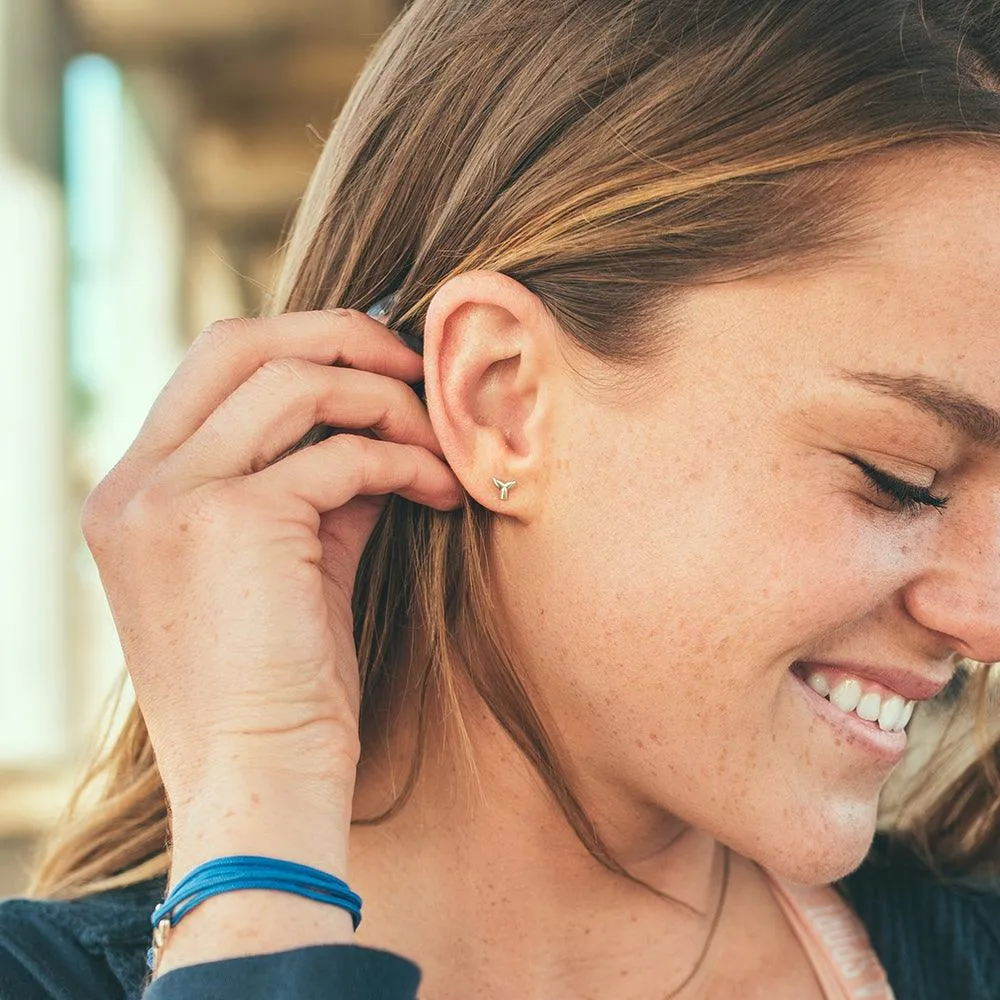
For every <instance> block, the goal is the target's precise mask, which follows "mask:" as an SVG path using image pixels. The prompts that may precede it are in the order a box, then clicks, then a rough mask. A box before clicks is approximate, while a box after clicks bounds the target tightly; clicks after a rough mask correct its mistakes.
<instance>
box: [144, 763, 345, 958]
mask: <svg viewBox="0 0 1000 1000" xmlns="http://www.w3.org/2000/svg"><path fill="white" fill-rule="evenodd" d="M316 791H317V794H314V795H311V796H306V795H305V794H304V793H303V790H302V789H301V788H299V787H290V786H289V785H288V784H287V783H282V782H281V781H276V780H273V779H271V778H267V779H264V778H256V777H255V778H253V779H250V780H247V779H243V778H241V779H238V780H236V779H232V778H228V779H224V780H222V781H220V782H219V783H218V784H217V786H216V787H215V788H213V790H212V792H211V794H209V793H199V794H198V795H197V796H193V797H191V798H189V799H188V800H186V801H185V802H183V803H182V804H181V803H178V804H177V806H176V807H175V809H174V811H173V815H172V831H173V845H172V862H171V873H170V886H171V887H172V886H173V885H175V884H176V883H177V882H178V881H179V880H180V879H181V878H183V877H184V876H185V875H186V874H188V872H190V871H191V870H192V869H193V868H195V867H196V866H197V865H199V864H201V863H203V862H205V861H209V860H212V859H214V858H220V857H225V856H228V855H232V854H256V855H263V856H265V857H272V858H280V859H283V860H287V861H295V862H298V863H300V864H305V865H310V866H312V867H314V868H318V869H320V870H321V871H324V872H328V873H329V874H332V875H336V876H337V877H339V878H341V879H343V880H344V881H347V855H348V847H347V845H348V836H349V831H350V801H349V796H348V795H347V794H346V791H340V792H338V791H337V790H336V789H335V788H334V789H331V790H330V794H318V792H319V790H316ZM151 931H152V928H151ZM353 933H354V931H353V924H352V921H351V916H350V914H349V913H348V912H347V911H346V910H343V909H341V908H340V907H337V906H333V905H331V904H328V903H322V902H318V901H315V900H311V899H306V898H304V897H302V896H298V895H294V894H291V893H287V892H279V891H274V890H264V889H249V890H239V891H236V892H226V893H222V894H220V895H218V896H213V897H212V898H210V899H207V900H205V901H204V902H203V903H200V904H199V905H198V906H196V907H194V909H192V910H191V911H190V912H189V913H187V914H186V915H185V916H184V918H183V919H182V920H181V921H180V922H179V923H178V924H177V926H176V927H173V928H172V929H171V930H170V931H169V932H168V944H167V946H166V947H165V949H164V951H163V955H162V957H161V959H160V962H159V965H158V967H157V971H156V974H157V976H161V975H163V974H165V973H166V972H169V971H170V970H171V969H176V968H180V967H182V966H186V965H193V964H196V963H200V962H210V961H216V960H219V959H224V958H235V957H240V956H245V955H258V954H263V953H266V952H276V951H283V950H287V949H291V948H301V947H306V946H308V945H317V944H338V943H340V944H343V943H349V942H350V941H351V940H352V939H353Z"/></svg>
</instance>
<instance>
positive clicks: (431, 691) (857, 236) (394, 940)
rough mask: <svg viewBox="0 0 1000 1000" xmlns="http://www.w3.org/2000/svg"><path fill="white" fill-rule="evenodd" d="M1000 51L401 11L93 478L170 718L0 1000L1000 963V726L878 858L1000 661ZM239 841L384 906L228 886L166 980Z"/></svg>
mask: <svg viewBox="0 0 1000 1000" xmlns="http://www.w3.org/2000/svg"><path fill="white" fill-rule="evenodd" d="M998 77H1000V16H998V12H997V8H996V6H995V4H992V3H990V2H988V0H984V2H980V3H971V4H970V3H966V2H964V0H963V2H962V3H952V2H943V0H941V2H930V0H925V2H916V0H884V2H880V3H872V2H871V0H856V2H848V0H841V2H837V3H830V2H829V0H794V2H792V0H756V2H746V3H732V2H731V0H714V2H709V0H702V2H700V3H696V4H692V3H689V2H683V0H671V2H664V0H655V2H654V0H614V2H612V0H572V2H570V0H551V2H547V3H545V4H538V3H532V2H528V0H475V2H473V0H418V2H416V3H415V4H414V5H413V6H411V7H410V8H409V10H408V11H406V12H405V13H404V14H403V15H402V16H401V17H400V19H399V20H398V22H397V23H396V24H395V25H394V27H393V28H392V30H391V31H390V32H389V33H388V35H387V36H386V38H385V39H384V40H383V41H382V43H381V44H380V46H379V47H378V49H377V51H376V52H375V54H374V55H373V57H372V59H371V61H370V63H369V65H368V67H367V69H366V71H365V73H364V75H363V76H362V78H361V80H360V81H359V83H358V85H357V87H356V88H355V90H354V93H353V94H352V96H351V98H350V100H349V102H348V104H347V107H346V108H345V110H344V112H343V114H342V115H341V117H340V119H339V121H338V124H337V126H336V128H335V129H334V132H333V134H332V136H331V138H330V140H329V142H328V144H327V147H326V150H325V153H324V155H323V158H322V161H321V163H320V165H319V167H318V169H317V171H316V174H315V177H314V178H313V180H312V182H311V185H310V188H309V192H308V194H307V197H306V199H305V202H304V204H303V206H302V208H301V211H300V217H299V220H298V223H297V227H296V230H295V233H294V235H293V237H292V240H291V244H290V248H289V253H288V262H287V266H286V271H285V276H284V279H283V281H282V282H281V284H280V288H279V291H278V293H277V302H276V304H275V308H274V310H273V311H274V313H275V315H274V316H273V317H272V318H270V319H263V320H255V321H249V322H226V323H221V324H217V325H215V326H214V327H212V328H210V329H209V330H208V331H206V332H205V333H204V334H203V335H202V336H200V337H199V338H198V340H197V341H196V343H195V344H194V346H193V347H192V349H191V351H190V352H189V354H188V356H187V357H186V359H185V360H184V362H183V364H182V365H181V366H180V368H179V369H178V371H177V372H176V373H175V375H174V377H173V378H172V379H171V381H170V383H169V384H168V385H167V387H166V388H165V389H164V391H163V393H162V394H161V396H160V397H159V399H158V400H157V401H156V404H155V405H154V407H153V409H152V411H151V413H150V416H149V418H148V420H147V421H146V423H145V425H144V426H143V428H142V430H141V432H140V434H139V436H138V438H137V440H136V441H135V443H134V444H133V446H132V448H131V449H130V450H129V452H128V453H127V454H126V456H125V457H124V458H123V459H122V461H121V462H120V463H119V464H118V466H116V467H115V469H114V470H113V471H112V472H111V473H110V474H109V475H108V477H107V478H106V479H105V480H104V481H103V482H102V483H101V484H100V485H99V486H98V487H97V489H96V490H95V491H94V493H93V494H92V495H91V497H90V498H89V499H88V502H87V504H86V507H85V510H84V516H83V526H84V530H85V533H86V536H87V539H88V542H89V544H90V546H91V549H92V551H93V552H94V555H95V558H96V560H97V563H98V565H99V567H100V569H101V573H102V579H103V582H104V585H105V588H106V590H107V593H108V596H109V600H110V603H111V607H112V610H113V612H114V615H115V619H116V623H117V627H118V630H119V633H120V635H121V639H122V644H123V648H124V651H125V655H126V660H127V664H128V668H129V672H130V674H131V677H132V680H133V683H134V686H135V691H136V697H137V702H138V708H137V709H135V710H133V712H132V714H131V716H130V717H129V720H128V723H127V725H126V727H125V730H124V732H123V733H122V734H121V736H120V738H119V739H118V741H117V743H116V745H115V747H114V748H113V750H112V751H111V753H110V755H109V756H108V757H107V758H106V759H105V760H104V761H103V762H101V763H99V764H98V765H97V767H96V768H95V770H94V772H93V774H92V776H91V777H92V778H94V779H95V780H96V781H98V783H101V791H100V794H99V796H98V798H97V801H96V802H91V801H89V800H87V799H84V798H81V800H80V803H78V806H79V807H78V808H77V809H75V811H74V812H73V815H72V817H71V818H68V819H67V820H66V822H65V823H64V824H63V825H62V827H61V829H60V831H59V832H58V834H57V836H56V837H55V839H54V841H53V843H52V844H51V845H50V848H49V851H48V853H47V855H46V857H45V858H44V859H43V863H42V864H41V866H40V868H39V871H38V873H37V875H36V880H35V883H34V886H33V890H32V895H34V896H36V897H40V898H38V899H35V900H32V901H14V902H10V903H7V904H5V906H4V907H3V909H2V910H0V914H2V917H0V940H2V941H3V942H4V958H3V960H2V961H0V996H2V997H4V1000H7V998H8V997H9V998H13V997H17V998H18V1000H26V998H32V1000H33V998H41V997H57V996H58V997H73V998H84V997H90V996H94V997H97V996H101V997H111V996H127V997H136V996H139V995H140V993H142V994H143V995H144V996H145V997H146V998H148V1000H191V998H194V997H205V996H213V997H224V998H228V997H237V996H238V997H241V998H247V997H258V996H259V997H264V996H273V995H281V996H295V997H321V996H322V997H331V996H337V997H340V996H350V997H357V998H365V1000H369V998H373V997H385V998H392V1000H402V998H404V997H410V998H412V997H413V996H414V995H415V992H416V988H417V987H416V980H417V977H418V972H417V969H418V967H419V975H420V976H422V985H421V993H420V995H421V997H423V998H424V1000H457V998H470V997H504V998H540V997H544V998H546V1000H562V998H570V997H573V998H576V997H588V998H589V997H595V998H602V1000H603V998H611V997H614V998H620V1000H633V998H636V1000H639V998H655V1000H662V998H664V997H681V998H706V997H713V998H715V997H720V998H721V997H726V998H728V997H736V996H741V997H742V996H745V997H767V998H769V1000H817V998H845V997H880V998H887V997H890V996H892V995H893V991H894V993H895V996H896V997H897V998H899V1000H913V998H922V997H933V998H936V1000H940V998H943V997H948V998H956V1000H958V998H961V1000H969V998H983V997H987V996H992V997H995V996H997V993H996V989H997V987H996V983H997V982H998V981H1000V980H998V979H997V973H998V971H1000V933H998V926H1000V903H998V899H997V895H996V892H995V891H994V890H990V889H989V886H988V882H987V880H986V879H985V878H984V877H983V876H984V874H985V873H988V872H990V871H992V870H994V869H995V866H996V862H997V860H998V857H1000V848H998V845H1000V833H998V829H1000V819H998V815H997V813H998V810H997V805H996V802H997V795H996V790H997V787H998V786H997V785H996V784H995V783H994V784H991V783H990V782H991V781H992V780H993V777H994V776H995V773H996V771H995V762H996V756H997V750H996V746H995V744H993V745H991V744H988V743H987V744H985V745H981V746H979V747H978V749H977V751H976V754H978V756H975V755H974V756H975V760H974V762H973V763H971V764H970V765H969V766H967V767H966V768H965V769H964V770H963V771H962V773H961V775H960V776H959V777H958V778H957V779H956V780H955V781H954V782H953V783H951V784H949V785H948V787H947V789H946V790H945V791H944V792H943V793H942V795H941V796H939V797H938V798H937V799H936V801H935V804H934V808H933V809H931V810H929V811H925V812H924V813H923V814H922V815H921V817H919V819H918V820H915V821H914V822H913V823H912V824H911V827H910V831H911V832H910V834H909V835H908V836H907V837H905V838H902V839H899V840H897V841H894V842H881V841H880V842H879V852H878V853H879V854H880V855H883V857H882V859H881V860H878V859H877V858H876V857H875V856H874V854H873V853H872V852H870V846H871V843H872V838H873V833H874V828H875V819H876V810H877V806H878V802H879V795H880V790H881V788H882V786H883V784H884V782H885V781H886V779H887V777H888V776H889V774H890V772H891V771H892V769H893V767H894V766H895V765H896V764H897V763H898V762H899V760H900V758H901V757H902V755H903V752H904V749H905V747H906V741H907V737H906V733H905V727H906V724H907V721H908V719H909V716H910V715H911V714H912V712H913V710H914V706H916V711H917V712H918V713H920V712H921V710H922V709H921V706H922V705H923V704H924V703H925V702H927V701H928V700H930V699H932V698H934V696H935V695H936V694H937V693H938V692H940V691H941V690H942V688H944V687H945V686H946V685H947V684H948V683H949V681H950V680H951V679H952V678H953V676H954V674H955V667H956V662H957V660H958V659H959V658H963V657H964V658H967V659H969V660H972V661H979V662H981V663H991V662H993V661H996V660H1000V598H998V596H997V595H998V594H1000V558H998V557H1000V552H998V549H1000V502H998V498H1000V450H998V447H997V445H998V438H1000V433H998V432H1000V413H998V411H1000V375H998V373H1000V339H998V337H997V321H996V317H997V316H998V315H1000V284H998V281H997V274H998V273H1000V225H998V220H1000V93H998V92H1000V79H998ZM390 294H391V295H392V298H390V299H389V300H388V301H387V303H384V313H385V314H384V315H383V316H382V319H383V320H384V321H385V322H386V323H387V324H388V327H389V328H390V329H391V330H392V331H394V332H395V333H396V334H398V337H397V336H394V334H393V333H390V332H389V330H388V329H387V328H386V326H384V325H382V323H381V322H377V321H376V320H375V319H374V318H369V317H366V316H364V315H363V313H362V312H361V310H366V309H369V307H371V306H372V304H373V303H376V302H379V301H383V300H384V299H385V297H386V296H388V295H390ZM344 306H349V307H351V309H352V310H357V311H346V310H344V309H335V308H334V307H344ZM376 315H378V313H376ZM404 342H405V344H409V345H410V346H411V347H414V348H416V350H411V349H410V347H408V346H404ZM418 351H419V353H418ZM424 401H426V407H425V406H424ZM332 428H338V429H340V430H342V431H343V430H346V431H347V433H337V434H333V433H332V432H331V429H332ZM307 445H308V446H309V447H306V446H307ZM388 494H395V495H393V496H391V497H390V498H389V499H388V500H386V499H385V498H386V496H387V495H388ZM986 671H987V668H981V669H979V670H978V671H977V673H976V677H977V680H976V681H975V683H974V685H973V687H974V688H975V689H976V690H977V691H978V692H979V697H980V700H981V701H983V699H985V698H986V694H987V691H988V678H987V672H986ZM359 678H360V683H359ZM983 703H984V704H985V702H983ZM154 754H155V759H154ZM103 779H107V781H104V780H103ZM85 802H86V804H84V803H85ZM168 803H169V824H168V809H167V804H168ZM168 837H169V840H168ZM893 843H895V845H896V846H893ZM907 844H908V845H909V847H907ZM920 848H922V850H921V849H920ZM234 855H235V856H243V855H254V856H260V857H264V858H273V859H280V860H285V861H290V862H297V863H300V864H304V865H307V866H309V867H310V868H311V869H316V870H317V871H318V872H319V873H327V874H329V875H335V876H338V877H339V878H340V879H342V880H344V881H345V882H346V883H348V884H349V886H350V888H351V889H352V890H354V891H356V892H357V893H359V894H360V896H361V897H362V898H363V899H364V919H363V922H362V923H361V924H360V927H359V929H358V930H357V933H356V934H355V933H353V930H352V923H353V920H352V916H351V914H350V912H349V911H350V909H351V904H350V903H349V902H343V900H342V901H341V904H338V905H329V904H328V902H325V901H320V900H316V899H309V898H303V896H302V895H300V894H296V893H295V892H288V891H268V890H265V889H249V890H244V891H227V892H224V893H222V894H220V895H215V896H212V897H211V898H208V899H207V900H205V901H203V902H201V903H200V904H199V905H197V906H195V907H194V908H193V909H191V910H190V912H188V913H186V914H185V915H184V916H183V918H182V919H177V920H176V921H175V922H173V924H172V925H171V924H170V921H169V920H168V921H166V922H165V924H164V925H163V926H162V927H161V928H160V930H161V931H162V933H160V934H158V937H157V944H156V948H155V949H154V954H153V964H154V966H155V975H154V976H153V977H152V983H151V985H149V986H148V987H146V984H145V983H144V974H145V966H146V957H147V956H146V948H147V946H148V945H149V943H150V937H151V932H152V927H151V917H150V911H151V910H153V908H154V907H155V906H156V905H157V904H158V903H160V902H162V901H163V899H164V895H165V892H166V889H167V885H168V883H167V879H166V878H165V877H168V878H169V886H170V887H172V888H173V889H174V890H176V889H177V886H178V883H179V882H180V880H181V879H182V878H183V877H184V876H185V875H187V874H188V873H190V872H192V871H193V870H195V869H198V868H199V867H200V866H201V865H202V864H204V863H207V862H211V861H213V860H214V859H219V858H226V857H231V856H234ZM919 856H923V857H924V860H925V861H926V862H929V863H930V864H932V865H934V866H936V867H937V868H938V869H943V870H945V871H946V872H948V873H950V874H953V875H954V874H962V875H964V876H965V878H964V880H963V881H962V882H961V883H960V884H959V883H956V882H955V881H954V880H952V881H947V882H946V881H944V880H942V879H940V878H938V877H936V876H935V875H932V874H931V872H930V870H929V868H927V867H926V866H925V867H920V866H918V864H917V862H916V860H912V861H911V860H907V859H910V858H913V859H916V858H917V857H919ZM348 860H349V861H350V864H349V866H348ZM852 873H853V874H852ZM840 880H843V881H840ZM834 883H838V887H837V888H835V887H834ZM46 897H47V898H46ZM345 898H346V897H345ZM161 916H162V914H161ZM157 923H159V919H157ZM352 944H356V945H360V946H361V947H352V946H351V945H352ZM411 959H412V960H413V961H412V962H411V961H410V960H411ZM143 990H145V992H143ZM991 991H992V992H991Z"/></svg>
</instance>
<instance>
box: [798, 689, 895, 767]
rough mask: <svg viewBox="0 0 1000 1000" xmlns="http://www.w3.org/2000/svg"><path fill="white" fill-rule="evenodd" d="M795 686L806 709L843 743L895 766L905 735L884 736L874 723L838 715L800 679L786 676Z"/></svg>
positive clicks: (845, 713)
mask: <svg viewBox="0 0 1000 1000" xmlns="http://www.w3.org/2000/svg"><path fill="white" fill-rule="evenodd" d="M789 675H790V676H791V678H792V680H793V681H794V682H795V683H794V685H793V687H794V688H795V690H796V691H798V692H799V693H800V694H801V696H802V698H803V699H804V701H805V704H806V707H807V708H809V709H810V710H811V711H813V712H815V714H816V715H818V716H819V717H820V718H821V719H822V720H823V721H824V722H826V723H827V724H828V725H829V726H830V727H831V728H832V729H833V730H834V731H835V732H836V733H837V735H838V736H840V737H841V738H842V739H843V740H844V742H845V743H847V744H848V745H850V746H853V747H857V748H858V749H859V750H863V751H864V752H865V753H867V754H868V756H870V757H875V758H876V759H878V760H883V761H885V762H886V763H888V764H898V763H899V761H900V759H901V758H902V756H903V754H904V753H905V752H906V732H905V730H903V731H900V732H898V733H887V732H884V731H883V730H881V729H879V727H878V723H877V722H874V723H873V722H865V720H864V719H862V718H860V717H859V716H858V715H856V714H855V713H854V712H842V711H841V710H840V709H839V708H837V706H836V705H833V704H831V703H830V702H829V701H828V700H827V699H826V698H823V697H821V696H820V695H818V694H817V693H816V692H815V691H813V689H812V688H811V687H809V685H808V684H806V682H805V681H804V680H802V678H801V677H799V676H798V675H796V674H795V673H794V672H791V671H790V672H789Z"/></svg>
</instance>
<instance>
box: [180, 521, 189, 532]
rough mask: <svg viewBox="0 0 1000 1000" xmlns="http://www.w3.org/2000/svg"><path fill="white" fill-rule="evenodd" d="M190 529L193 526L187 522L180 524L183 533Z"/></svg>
mask: <svg viewBox="0 0 1000 1000" xmlns="http://www.w3.org/2000/svg"><path fill="white" fill-rule="evenodd" d="M190 527H191V525H190V524H189V523H188V522H187V521H181V523H180V529H181V531H187V530H188V528H190Z"/></svg>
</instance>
